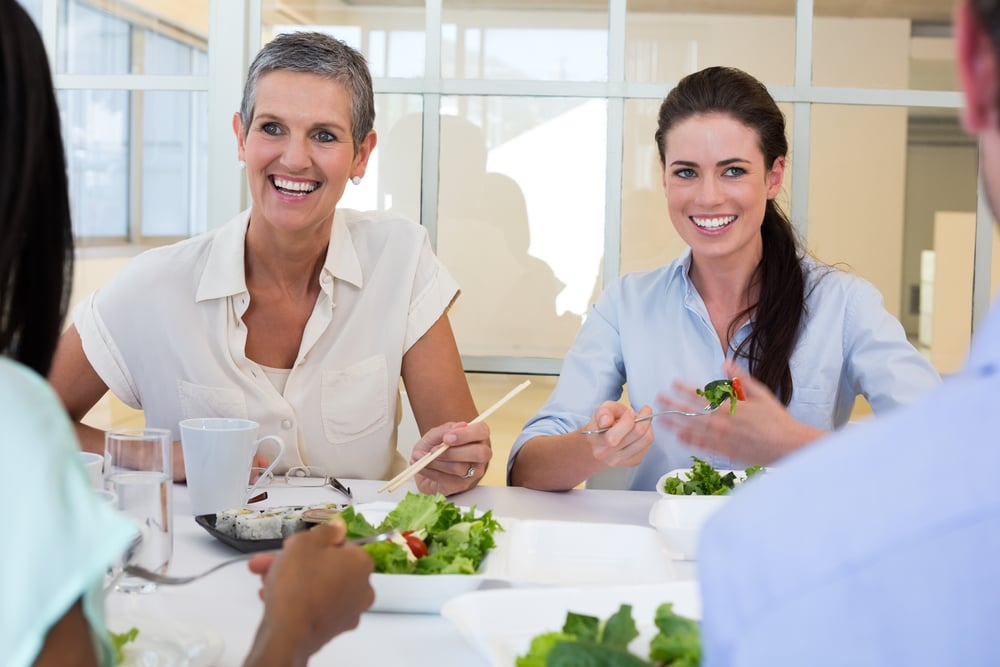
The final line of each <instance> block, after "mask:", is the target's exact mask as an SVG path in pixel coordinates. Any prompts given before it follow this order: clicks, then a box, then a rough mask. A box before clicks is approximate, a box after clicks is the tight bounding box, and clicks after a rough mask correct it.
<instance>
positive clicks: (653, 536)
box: [355, 502, 676, 614]
mask: <svg viewBox="0 0 1000 667" xmlns="http://www.w3.org/2000/svg"><path fill="white" fill-rule="evenodd" d="M395 506H396V504H395V503H386V502H381V503H366V504H359V505H356V506H355V510H356V511H358V512H360V513H361V514H362V515H363V516H364V517H365V518H366V519H367V520H368V521H369V522H371V523H373V524H376V525H377V524H378V523H380V522H381V521H382V519H384V518H385V515H386V514H388V512H389V511H391V510H392V509H393V508H394V507H395ZM463 509H467V508H463ZM495 518H496V519H497V521H499V522H500V524H501V525H502V526H503V528H504V530H503V532H497V533H495V534H494V539H495V540H496V543H497V546H496V548H494V549H493V550H492V551H491V552H490V553H489V554H487V556H486V558H485V559H484V560H483V563H482V565H481V566H480V569H479V573H478V574H472V575H470V574H431V575H427V574H424V575H420V574H373V575H372V576H371V582H372V588H374V589H375V603H374V605H372V608H371V610H372V611H384V612H405V613H418V614H420V613H423V614H436V613H439V612H440V610H441V606H442V605H443V604H444V603H445V602H446V601H448V600H450V599H451V598H453V597H455V596H456V595H460V594H462V593H467V592H469V591H475V590H478V589H480V588H497V587H509V586H535V585H545V586H616V585H627V584H640V583H641V584H653V583H660V582H665V581H671V580H673V579H675V578H676V570H675V569H674V566H673V564H672V563H671V557H670V554H669V552H668V551H667V550H666V546H665V545H664V543H663V540H662V539H661V537H660V535H659V534H658V533H657V532H656V531H655V530H654V529H653V528H651V527H649V526H632V525H622V524H609V523H580V522H576V521H535V520H529V519H508V518H500V517H495Z"/></svg>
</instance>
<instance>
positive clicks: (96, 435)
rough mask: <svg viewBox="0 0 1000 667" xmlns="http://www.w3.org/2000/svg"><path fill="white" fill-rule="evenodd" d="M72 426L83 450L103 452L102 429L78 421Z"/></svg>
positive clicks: (96, 452)
mask: <svg viewBox="0 0 1000 667" xmlns="http://www.w3.org/2000/svg"><path fill="white" fill-rule="evenodd" d="M73 426H74V427H75V428H76V437H77V439H78V440H79V441H80V448H81V449H83V451H85V452H94V453H95V454H104V431H102V430H101V429H99V428H94V427H93V426H87V425H86V424H83V423H80V422H77V423H75V424H74V425H73Z"/></svg>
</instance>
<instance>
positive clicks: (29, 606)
mask: <svg viewBox="0 0 1000 667" xmlns="http://www.w3.org/2000/svg"><path fill="white" fill-rule="evenodd" d="M78 452H79V447H78V445H77V440H76V434H75V433H74V430H73V426H72V424H71V423H70V421H69V418H68V416H67V415H66V412H65V410H64V409H63V407H62V404H61V403H60V402H59V400H58V398H57V397H56V395H55V393H54V392H53V391H52V389H51V388H50V387H49V386H48V384H47V383H46V382H45V380H44V379H42V378H41V377H39V376H38V375H37V374H36V373H34V372H33V371H31V370H30V369H28V368H26V367H25V366H22V365H21V364H18V363H15V362H13V361H10V360H9V359H4V358H0V462H2V463H3V466H4V473H5V475H4V480H3V482H2V484H0V507H2V508H3V511H4V513H5V515H6V516H5V517H4V521H3V522H2V525H3V526H4V538H3V546H2V547H0V591H3V593H2V594H0V650H2V651H3V653H4V654H5V657H4V660H3V662H4V664H5V665H11V666H12V667H20V666H21V665H31V664H33V663H34V661H35V659H36V657H37V656H38V653H39V652H40V650H41V648H42V645H43V643H44V641H45V636H46V634H47V633H48V631H49V629H50V628H51V627H52V626H53V625H54V624H55V623H56V622H57V621H58V620H59V619H61V618H62V617H63V616H64V615H65V614H66V612H67V611H69V609H70V608H71V607H72V606H73V605H74V604H75V603H76V602H77V601H78V600H80V599H81V597H82V598H83V602H84V612H85V614H86V616H87V619H88V621H89V622H90V625H91V628H92V629H93V631H94V647H95V650H96V651H97V652H98V657H99V658H100V663H101V664H104V665H110V664H112V654H111V648H110V645H109V643H108V638H107V631H106V629H105V625H104V593H103V583H104V576H105V573H106V572H107V570H108V567H109V566H110V565H111V564H112V563H114V562H115V560H116V559H117V558H118V557H119V556H120V555H121V554H122V553H123V552H124V550H125V548H126V546H127V545H128V544H129V542H130V541H131V539H132V536H133V535H134V532H135V528H134V527H133V526H132V524H131V522H129V521H128V520H127V519H125V518H124V517H122V516H119V515H118V514H117V513H116V512H115V510H114V509H113V508H112V507H110V506H108V505H107V504H106V503H104V502H102V501H100V500H99V499H98V498H97V497H96V496H95V495H94V493H93V489H92V487H91V486H90V481H89V479H88V478H87V474H86V472H85V471H84V468H83V465H82V464H81V462H80V457H79V456H78V455H77V453H78Z"/></svg>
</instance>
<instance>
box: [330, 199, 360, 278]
mask: <svg viewBox="0 0 1000 667" xmlns="http://www.w3.org/2000/svg"><path fill="white" fill-rule="evenodd" d="M348 218H349V215H348V214H347V212H346V211H342V210H340V209H338V210H337V212H336V214H335V215H334V216H333V229H332V230H331V232H330V246H329V247H328V248H327V249H326V261H325V262H324V263H323V271H322V272H323V273H324V274H327V275H331V276H333V277H334V278H338V279H340V280H343V281H346V282H349V283H351V284H352V285H354V286H356V287H362V286H363V285H364V282H365V281H364V275H363V274H362V272H361V261H360V260H359V259H358V251H357V249H356V248H355V247H354V239H353V237H352V236H351V230H350V227H349V226H348V224H347V222H348Z"/></svg>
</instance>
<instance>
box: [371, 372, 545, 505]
mask: <svg viewBox="0 0 1000 667" xmlns="http://www.w3.org/2000/svg"><path fill="white" fill-rule="evenodd" d="M529 384H531V380H525V381H524V382H522V383H521V384H519V385H517V386H516V387H514V388H513V389H511V390H510V391H509V392H507V395H506V396H504V397H503V398H501V399H500V400H499V401H497V402H496V403H494V404H493V405H491V406H490V407H488V408H486V409H485V410H484V411H483V412H481V413H480V414H479V416H478V417H476V418H475V419H473V420H472V421H471V422H469V423H470V424H477V423H479V422H481V421H483V420H485V419H486V418H487V417H489V416H490V415H491V414H493V413H494V412H496V410H497V409H499V408H500V407H501V406H502V405H503V404H504V403H506V402H507V401H509V400H510V399H512V398H514V397H515V396H516V395H517V394H519V393H521V392H522V391H523V390H524V389H525V388H526V387H527V386H528V385H529ZM446 449H448V445H442V446H441V447H439V448H437V449H435V450H434V451H433V452H431V453H429V454H426V455H424V457H423V458H421V459H419V460H417V461H414V462H413V463H411V464H410V465H409V467H407V468H406V469H405V470H403V471H402V472H401V473H399V474H398V475H396V476H395V477H393V478H392V479H390V480H389V481H388V482H386V483H385V484H383V485H382V487H381V488H379V490H378V492H379V493H382V492H383V491H395V490H396V489H398V488H399V487H400V486H402V485H403V484H405V483H406V482H408V481H410V480H411V479H412V478H413V477H414V476H415V475H416V474H417V473H418V472H420V471H421V470H423V469H424V468H426V467H427V466H429V465H430V464H431V462H433V461H434V460H435V459H437V457H439V456H441V454H443V453H444V450H446Z"/></svg>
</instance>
